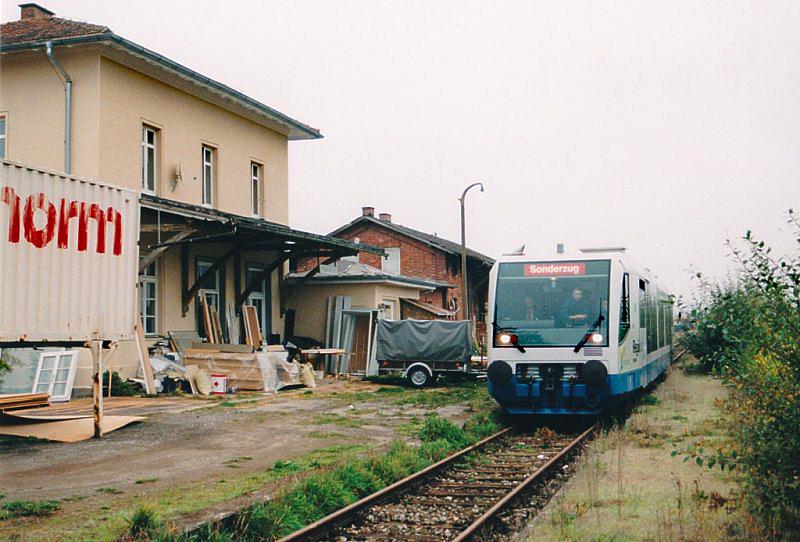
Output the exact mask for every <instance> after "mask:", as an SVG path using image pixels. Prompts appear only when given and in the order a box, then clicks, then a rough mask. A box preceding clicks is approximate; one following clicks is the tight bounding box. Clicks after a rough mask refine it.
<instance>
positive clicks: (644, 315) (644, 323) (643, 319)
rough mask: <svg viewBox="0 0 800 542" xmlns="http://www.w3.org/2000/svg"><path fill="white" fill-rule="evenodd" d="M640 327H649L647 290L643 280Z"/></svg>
mask: <svg viewBox="0 0 800 542" xmlns="http://www.w3.org/2000/svg"><path fill="white" fill-rule="evenodd" d="M639 327H640V328H641V329H644V328H646V327H647V290H646V286H645V282H644V281H643V280H642V279H639Z"/></svg>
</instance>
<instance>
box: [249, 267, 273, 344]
mask: <svg viewBox="0 0 800 542" xmlns="http://www.w3.org/2000/svg"><path fill="white" fill-rule="evenodd" d="M263 272H264V266H263V265H254V264H248V266H247V272H246V279H245V283H246V284H248V285H249V284H250V283H251V282H252V281H254V280H256V279H257V278H258V277H259V275H261V274H262V273H263ZM271 298H272V296H271V295H270V280H269V277H267V278H265V279H264V280H262V281H261V284H260V285H259V286H258V287H257V288H256V289H255V290H253V293H251V294H250V295H249V296H247V304H248V305H253V306H254V307H255V308H256V314H258V323H259V325H260V326H261V335H262V336H263V337H264V338H265V339H269V336H270V334H271V333H272V303H271V301H272V299H271Z"/></svg>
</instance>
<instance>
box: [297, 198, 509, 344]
mask: <svg viewBox="0 0 800 542" xmlns="http://www.w3.org/2000/svg"><path fill="white" fill-rule="evenodd" d="M330 235H331V236H333V237H339V238H341V239H345V240H348V241H352V242H356V243H362V244H365V245H371V246H375V247H380V248H383V249H384V250H385V252H386V253H387V255H388V257H387V258H383V257H381V256H379V255H376V254H370V253H367V252H361V253H360V254H359V261H360V262H361V263H363V264H367V265H370V266H372V267H375V268H377V269H382V270H385V271H387V272H390V273H396V274H400V275H404V276H406V277H416V278H420V279H425V280H432V281H437V282H439V283H442V284H444V285H443V286H439V287H437V288H436V289H434V290H431V291H428V292H424V293H422V294H421V295H420V299H419V301H417V302H416V303H408V302H404V303H403V306H402V316H403V318H406V317H409V318H422V317H425V316H426V315H425V313H427V317H428V318H431V319H432V318H441V317H442V316H443V314H445V313H447V312H448V311H449V313H450V314H453V315H454V318H456V319H461V318H463V317H464V316H463V310H462V307H463V305H464V295H463V292H462V291H461V244H460V243H454V242H452V241H448V240H447V239H443V238H441V237H439V236H437V235H435V234H430V233H425V232H422V231H419V230H415V229H412V228H409V227H407V226H403V225H400V224H397V223H395V222H393V221H392V216H391V215H390V214H388V213H380V215H379V216H378V217H377V218H376V217H375V209H374V208H373V207H363V208H362V213H361V216H359V217H358V218H356V219H355V220H353V221H351V222H349V223H348V224H345V225H344V226H342V227H340V228H338V229H336V230H335V231H333V232H331V234H330ZM315 264H316V261H305V262H301V263H300V264H299V265H298V271H304V270H307V269H309V268H310V267H313V266H314V265H315ZM493 264H494V260H493V259H492V258H490V257H488V256H485V255H483V254H480V253H479V252H476V251H474V250H470V249H467V280H468V282H469V285H468V287H469V300H470V316H471V319H472V320H473V321H474V322H475V323H476V326H475V329H476V336H477V337H483V336H484V335H485V314H486V300H487V296H488V292H489V286H488V279H489V271H490V270H491V267H492V265H493Z"/></svg>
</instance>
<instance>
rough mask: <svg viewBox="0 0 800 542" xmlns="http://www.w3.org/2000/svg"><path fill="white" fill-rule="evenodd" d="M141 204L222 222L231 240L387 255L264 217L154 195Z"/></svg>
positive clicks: (221, 237) (221, 236)
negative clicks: (249, 237)
mask: <svg viewBox="0 0 800 542" xmlns="http://www.w3.org/2000/svg"><path fill="white" fill-rule="evenodd" d="M139 201H140V204H141V206H142V207H143V208H145V209H151V210H153V211H162V212H165V213H169V214H173V215H179V216H183V217H186V218H192V219H196V220H204V221H210V222H218V223H220V224H222V225H224V226H226V227H229V229H228V230H227V231H228V232H229V236H230V237H236V236H241V234H250V235H253V236H261V237H263V238H264V239H265V240H266V239H280V240H282V241H285V242H288V243H290V244H291V245H298V247H297V248H300V247H301V246H303V245H310V246H317V247H322V248H326V249H331V250H335V251H336V252H337V253H339V254H341V255H348V254H349V255H355V254H358V253H359V251H367V252H372V253H374V254H379V255H382V256H383V255H385V253H384V251H383V249H381V248H379V247H373V246H370V245H364V244H356V243H351V242H350V241H345V240H344V239H339V238H337V237H331V236H327V235H320V234H318V233H310V232H305V231H301V230H295V229H292V228H290V227H289V226H284V225H283V224H277V223H275V222H269V221H267V220H263V219H260V218H253V217H246V216H239V215H235V214H233V213H226V212H224V211H219V210H217V209H211V208H208V207H205V206H202V205H193V204H190V203H183V202H180V201H174V200H170V199H166V198H161V197H159V196H154V195H152V194H147V193H143V194H142V195H141V196H140V199H139ZM225 235H226V233H225V232H223V233H222V234H215V235H214V238H215V239H217V240H219V241H224V240H225V239H224V237H225ZM191 241H192V240H191V239H186V240H184V241H181V242H182V243H188V242H191Z"/></svg>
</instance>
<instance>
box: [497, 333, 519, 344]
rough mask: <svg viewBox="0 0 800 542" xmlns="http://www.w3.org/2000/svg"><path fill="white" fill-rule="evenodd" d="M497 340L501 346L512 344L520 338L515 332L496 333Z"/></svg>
mask: <svg viewBox="0 0 800 542" xmlns="http://www.w3.org/2000/svg"><path fill="white" fill-rule="evenodd" d="M495 341H496V342H497V344H498V345H499V346H512V345H513V344H514V343H516V342H517V341H518V338H517V336H516V335H514V334H513V333H499V334H497V335H495Z"/></svg>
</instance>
